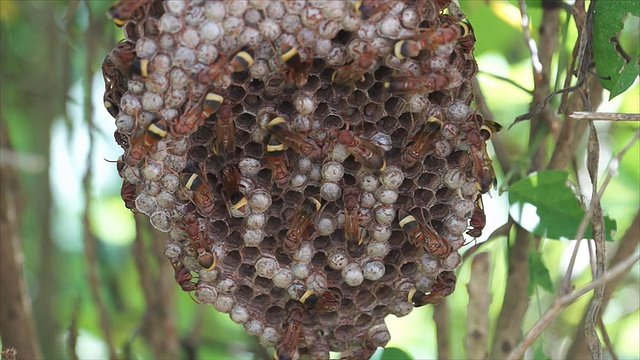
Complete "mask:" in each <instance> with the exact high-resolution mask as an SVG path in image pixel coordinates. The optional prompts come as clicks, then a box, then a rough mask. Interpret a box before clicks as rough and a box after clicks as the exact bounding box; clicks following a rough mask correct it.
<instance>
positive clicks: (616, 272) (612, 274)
mask: <svg viewBox="0 0 640 360" xmlns="http://www.w3.org/2000/svg"><path fill="white" fill-rule="evenodd" d="M638 260H640V255H632V256H629V257H627V258H626V259H624V261H622V262H620V263H619V264H617V265H615V266H614V267H612V268H610V269H609V271H608V272H606V273H605V275H604V276H602V277H600V278H598V279H594V280H593V281H591V282H590V283H589V284H587V285H585V286H583V287H582V288H580V289H578V290H576V291H573V292H571V293H568V294H565V295H561V296H559V297H558V298H556V301H555V302H554V303H553V305H551V307H550V308H549V309H548V310H547V311H546V312H545V313H544V314H543V315H542V317H541V318H540V320H538V321H537V322H536V323H535V324H534V325H533V327H531V329H530V330H529V332H528V333H527V334H526V335H525V336H524V338H523V339H522V341H521V342H520V343H519V344H518V346H516V348H515V349H513V351H511V353H509V356H507V357H506V358H507V359H513V360H517V359H519V358H520V357H522V355H523V354H524V352H525V350H526V349H527V348H528V347H529V346H530V345H531V344H533V342H534V341H535V340H536V339H537V338H538V336H539V335H540V334H541V333H542V331H543V330H544V329H545V328H546V327H547V326H548V325H549V324H550V323H551V321H552V320H553V319H554V318H555V317H556V315H558V313H559V312H560V311H562V310H563V309H564V308H565V307H567V306H568V305H570V304H571V303H573V302H574V301H576V300H577V299H578V298H579V297H581V296H582V295H584V294H586V293H588V292H590V291H591V290H593V289H595V288H597V287H599V286H602V285H603V284H606V283H608V282H609V281H611V280H612V279H615V278H616V277H618V276H620V275H622V274H624V273H625V272H627V271H629V269H631V267H632V266H633V265H634V264H635V263H636V262H638Z"/></svg>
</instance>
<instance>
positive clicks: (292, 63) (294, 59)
mask: <svg viewBox="0 0 640 360" xmlns="http://www.w3.org/2000/svg"><path fill="white" fill-rule="evenodd" d="M281 50H282V54H281V55H280V61H281V62H282V63H283V64H284V65H285V67H284V69H282V71H283V72H284V79H285V81H286V82H287V83H289V84H295V85H297V86H302V85H304V84H306V83H307V78H308V77H309V72H310V71H311V64H312V60H311V58H309V59H307V60H306V61H302V57H301V56H300V52H299V51H298V48H297V47H295V46H293V45H291V44H287V43H284V44H282V45H281Z"/></svg>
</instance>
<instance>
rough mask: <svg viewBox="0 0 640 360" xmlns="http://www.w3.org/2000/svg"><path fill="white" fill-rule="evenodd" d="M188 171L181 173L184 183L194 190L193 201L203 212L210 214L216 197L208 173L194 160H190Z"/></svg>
mask: <svg viewBox="0 0 640 360" xmlns="http://www.w3.org/2000/svg"><path fill="white" fill-rule="evenodd" d="M185 170H186V172H183V173H182V174H180V180H181V182H182V185H183V186H184V187H185V188H187V190H189V191H192V192H193V203H194V205H196V207H197V208H198V210H199V211H200V212H201V213H203V214H209V213H211V211H213V208H214V197H213V193H212V192H211V185H210V184H209V181H208V179H207V173H206V172H205V171H204V169H203V168H202V166H200V169H198V167H197V166H196V165H195V163H193V162H188V163H187V167H186V168H185Z"/></svg>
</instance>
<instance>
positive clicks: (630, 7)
mask: <svg viewBox="0 0 640 360" xmlns="http://www.w3.org/2000/svg"><path fill="white" fill-rule="evenodd" d="M629 13H630V14H632V15H635V16H640V6H638V2H637V0H616V1H596V3H595V12H594V16H593V57H594V60H595V63H596V71H597V72H598V75H599V76H600V83H602V86H604V88H605V89H607V90H609V91H610V92H611V94H610V96H609V99H613V98H614V97H616V96H618V95H620V94H621V93H623V92H624V91H625V90H627V89H628V88H629V86H631V84H633V81H634V80H635V79H636V77H637V76H638V75H640V65H639V62H640V54H628V56H629V57H630V59H628V60H625V59H624V57H623V56H621V52H620V51H619V50H618V48H621V46H622V45H616V43H615V42H612V41H611V40H612V39H615V38H616V37H617V36H618V35H619V34H618V33H619V32H620V31H621V30H622V28H623V20H624V17H625V16H626V15H627V14H629Z"/></svg>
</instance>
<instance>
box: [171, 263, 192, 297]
mask: <svg viewBox="0 0 640 360" xmlns="http://www.w3.org/2000/svg"><path fill="white" fill-rule="evenodd" d="M171 266H173V271H174V277H175V279H176V282H177V283H178V285H180V288H181V289H182V291H186V292H188V293H189V297H191V300H193V301H194V302H196V303H198V300H196V299H194V298H193V296H192V295H191V292H192V291H195V290H196V289H197V283H194V282H193V281H191V279H193V276H192V275H191V272H190V271H189V269H187V267H186V266H184V264H183V263H182V262H180V261H175V262H172V263H171Z"/></svg>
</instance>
